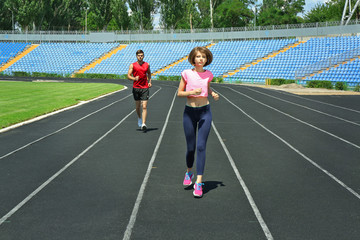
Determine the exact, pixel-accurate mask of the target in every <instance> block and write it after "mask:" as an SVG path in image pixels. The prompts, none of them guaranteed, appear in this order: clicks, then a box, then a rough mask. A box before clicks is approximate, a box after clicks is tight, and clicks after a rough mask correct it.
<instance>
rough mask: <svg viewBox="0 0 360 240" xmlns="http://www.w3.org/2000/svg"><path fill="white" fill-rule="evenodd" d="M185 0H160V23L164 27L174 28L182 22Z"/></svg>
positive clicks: (185, 5)
mask: <svg viewBox="0 0 360 240" xmlns="http://www.w3.org/2000/svg"><path fill="white" fill-rule="evenodd" d="M187 4H188V1H186V0H160V14H161V15H160V23H161V25H162V26H163V27H164V28H166V29H176V28H178V27H179V24H180V23H182V24H181V25H183V23H184V19H185V18H186V15H184V13H185V12H187V11H186V10H187Z"/></svg>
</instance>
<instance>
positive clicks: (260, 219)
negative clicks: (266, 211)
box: [211, 122, 274, 240]
mask: <svg viewBox="0 0 360 240" xmlns="http://www.w3.org/2000/svg"><path fill="white" fill-rule="evenodd" d="M211 125H212V127H213V129H214V131H215V133H216V136H217V137H218V139H219V141H220V144H221V146H222V147H223V149H224V151H225V153H226V156H227V157H228V160H229V162H230V165H231V167H232V168H233V170H234V172H235V175H236V177H237V179H238V180H239V182H240V185H241V187H242V188H243V190H244V192H245V195H246V197H247V199H248V201H249V203H250V206H251V208H252V210H253V211H254V214H255V216H256V218H257V220H258V222H259V223H260V226H261V228H262V230H263V232H264V233H265V236H266V238H267V239H268V240H272V239H274V238H273V236H272V234H271V232H270V230H269V228H268V226H267V225H266V223H265V221H264V219H263V217H262V216H261V213H260V211H259V209H258V207H257V206H256V203H255V201H254V199H253V197H252V196H251V193H250V191H249V189H248V187H247V186H246V184H245V182H244V180H243V178H242V177H241V175H240V172H239V170H238V168H237V167H236V164H235V162H234V160H233V158H232V157H231V154H230V152H229V150H228V149H227V147H226V145H225V143H224V141H223V140H222V138H221V136H220V134H219V132H218V130H217V129H216V127H215V124H214V123H213V122H212V123H211Z"/></svg>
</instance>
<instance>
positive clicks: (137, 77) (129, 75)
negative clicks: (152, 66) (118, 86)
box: [127, 64, 139, 81]
mask: <svg viewBox="0 0 360 240" xmlns="http://www.w3.org/2000/svg"><path fill="white" fill-rule="evenodd" d="M133 70H134V68H133V65H132V64H130V66H129V71H128V74H127V77H128V79H129V80H132V81H137V80H139V76H136V77H134V76H133Z"/></svg>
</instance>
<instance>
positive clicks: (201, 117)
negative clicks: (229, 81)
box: [183, 105, 212, 175]
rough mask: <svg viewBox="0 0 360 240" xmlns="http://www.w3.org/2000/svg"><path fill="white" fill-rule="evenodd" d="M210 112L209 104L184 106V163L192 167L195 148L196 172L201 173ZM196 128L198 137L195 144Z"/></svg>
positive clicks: (208, 130)
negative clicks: (185, 147) (185, 150)
mask: <svg viewBox="0 0 360 240" xmlns="http://www.w3.org/2000/svg"><path fill="white" fill-rule="evenodd" d="M211 121H212V114H211V110H210V105H206V106H203V107H195V108H194V107H189V106H185V110H184V116H183V125H184V131H185V138H186V144H187V152H186V165H187V167H188V168H192V167H193V165H194V155H195V149H196V157H197V158H196V172H197V175H203V173H204V168H205V155H206V142H207V139H208V136H209V133H210V128H211ZM196 130H198V135H199V136H198V139H197V144H196ZM196 145H197V148H196Z"/></svg>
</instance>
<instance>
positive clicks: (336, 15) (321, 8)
mask: <svg viewBox="0 0 360 240" xmlns="http://www.w3.org/2000/svg"><path fill="white" fill-rule="evenodd" d="M355 2H356V1H355V0H352V6H354V5H355ZM344 6H345V0H330V1H328V2H325V3H322V4H321V3H319V4H316V5H315V7H314V8H313V9H311V10H310V11H309V12H308V13H307V14H305V18H304V19H305V22H327V21H341V18H342V14H343V10H344ZM356 18H357V19H358V18H359V7H358V8H357V11H356V14H354V15H353V17H352V19H356Z"/></svg>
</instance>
